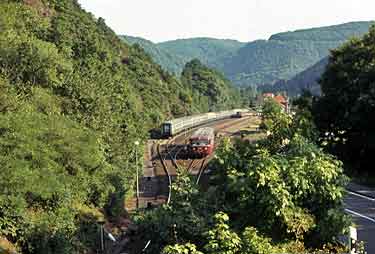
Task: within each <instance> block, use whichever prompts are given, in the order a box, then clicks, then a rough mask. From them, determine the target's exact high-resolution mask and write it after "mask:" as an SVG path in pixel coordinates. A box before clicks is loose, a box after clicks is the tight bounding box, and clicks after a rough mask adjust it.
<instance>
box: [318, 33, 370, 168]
mask: <svg viewBox="0 0 375 254" xmlns="http://www.w3.org/2000/svg"><path fill="white" fill-rule="evenodd" d="M374 40H375V27H372V28H371V29H370V32H369V33H368V34H366V35H365V36H364V37H363V38H361V39H353V40H351V41H350V42H348V43H346V44H345V45H344V46H342V47H340V48H338V49H335V50H333V51H332V53H331V56H330V58H329V62H328V65H327V68H326V70H325V72H324V74H323V76H322V78H321V81H320V85H321V89H322V97H321V98H320V99H319V101H318V103H317V104H316V105H315V107H314V115H315V117H316V121H315V122H316V124H317V125H318V127H319V129H320V130H321V133H322V139H323V140H324V141H326V142H327V144H328V145H329V148H330V151H331V152H333V153H336V154H337V155H339V156H340V158H342V159H343V160H345V161H346V162H348V163H350V164H351V165H352V166H354V167H355V168H356V169H358V170H360V171H366V170H368V171H373V169H372V164H371V159H370V157H371V156H372V155H373V154H374V152H375V146H374V144H375V131H374V130H375V125H374V121H372V120H371V119H373V118H374V117H375V104H374V100H375V86H374V82H375V67H374V61H375V53H374V52H375V45H374Z"/></svg>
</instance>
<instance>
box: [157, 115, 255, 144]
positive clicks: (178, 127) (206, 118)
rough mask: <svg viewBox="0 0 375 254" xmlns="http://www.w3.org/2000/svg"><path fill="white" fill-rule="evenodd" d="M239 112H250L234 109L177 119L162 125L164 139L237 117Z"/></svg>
mask: <svg viewBox="0 0 375 254" xmlns="http://www.w3.org/2000/svg"><path fill="white" fill-rule="evenodd" d="M238 112H241V113H242V112H248V110H247V109H233V110H227V111H222V112H210V113H206V114H198V115H194V116H187V117H181V118H176V119H173V120H170V121H167V122H164V123H163V124H162V135H163V136H164V137H166V138H167V137H172V136H174V135H176V134H178V133H180V132H182V131H184V130H187V129H191V128H194V127H197V126H200V125H203V124H207V123H209V122H213V121H218V120H222V119H226V118H230V117H233V116H235V115H236V114H237V113H238Z"/></svg>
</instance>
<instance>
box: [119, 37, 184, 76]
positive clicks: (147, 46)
mask: <svg viewBox="0 0 375 254" xmlns="http://www.w3.org/2000/svg"><path fill="white" fill-rule="evenodd" d="M120 38H121V39H123V40H125V41H126V42H127V43H129V44H136V43H137V44H139V45H140V46H141V47H142V48H143V49H144V50H145V51H146V52H147V53H148V54H150V55H151V56H152V58H153V59H154V61H155V62H157V63H158V64H160V65H161V66H162V67H163V68H164V69H165V70H167V71H169V72H170V73H173V74H175V75H177V76H179V75H180V74H181V71H182V68H183V67H184V65H185V61H184V60H185V59H183V58H182V57H181V56H179V55H176V54H173V53H172V52H169V51H168V50H165V49H163V48H162V47H159V46H158V45H157V44H155V43H153V42H151V41H148V40H145V39H143V38H140V37H133V36H120Z"/></svg>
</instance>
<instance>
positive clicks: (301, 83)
mask: <svg viewBox="0 0 375 254" xmlns="http://www.w3.org/2000/svg"><path fill="white" fill-rule="evenodd" d="M327 64H328V57H325V58H323V59H322V60H320V61H319V62H317V63H316V64H314V65H313V66H311V67H309V68H307V69H306V70H304V71H302V72H300V73H298V74H297V75H296V76H294V77H293V78H292V79H290V80H279V81H277V82H275V83H274V84H271V85H264V86H262V87H261V90H262V91H263V92H273V93H277V92H281V91H285V92H287V93H288V95H289V96H293V97H295V96H298V95H301V94H302V93H303V90H309V91H310V92H311V93H312V94H314V95H316V96H318V95H320V94H321V90H320V85H319V80H320V78H321V76H322V74H323V72H324V70H325V68H326V66H327Z"/></svg>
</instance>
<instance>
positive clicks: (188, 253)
mask: <svg viewBox="0 0 375 254" xmlns="http://www.w3.org/2000/svg"><path fill="white" fill-rule="evenodd" d="M162 254H203V253H202V252H200V251H198V250H197V247H196V246H195V245H194V244H191V243H187V244H184V245H179V244H175V245H173V246H166V247H165V248H164V249H163V251H162Z"/></svg>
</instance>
